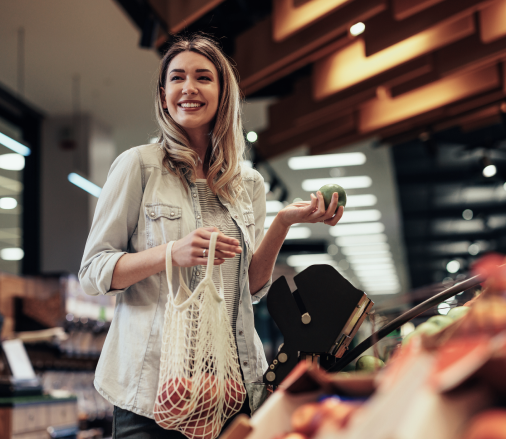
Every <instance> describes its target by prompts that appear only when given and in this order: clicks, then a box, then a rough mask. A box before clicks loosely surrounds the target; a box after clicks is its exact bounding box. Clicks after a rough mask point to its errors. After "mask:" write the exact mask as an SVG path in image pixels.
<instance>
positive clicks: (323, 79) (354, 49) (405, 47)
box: [313, 16, 475, 100]
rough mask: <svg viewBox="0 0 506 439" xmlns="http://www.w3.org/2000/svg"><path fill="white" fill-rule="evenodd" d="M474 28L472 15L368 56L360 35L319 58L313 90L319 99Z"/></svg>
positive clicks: (455, 38)
mask: <svg viewBox="0 0 506 439" xmlns="http://www.w3.org/2000/svg"><path fill="white" fill-rule="evenodd" d="M474 31H475V28H474V22H473V19H472V17H471V16H466V17H462V18H457V19H456V20H454V21H450V22H445V23H442V24H439V25H436V26H434V27H432V28H430V29H427V30H425V31H423V32H420V33H419V34H417V35H414V36H412V37H410V38H407V39H406V40H404V41H401V42H400V43H397V44H394V45H393V46H391V47H388V48H387V49H384V50H382V51H381V52H378V53H375V54H374V55H371V56H369V57H366V54H365V43H364V40H363V39H361V38H359V39H357V40H356V41H355V42H353V43H351V44H350V45H348V46H346V47H344V48H342V49H340V50H339V51H337V52H336V53H334V54H332V55H330V56H328V57H326V58H324V59H321V60H320V61H318V62H317V63H316V64H315V67H314V71H313V94H314V97H315V99H317V100H320V99H323V98H325V97H327V96H330V95H331V94H333V93H337V92H339V91H341V90H344V89H346V88H348V87H350V86H352V85H355V84H358V83H360V82H362V81H365V80H366V79H369V78H371V77H373V76H375V75H378V74H380V73H382V72H384V71H386V70H389V69H391V68H393V67H395V66H397V65H399V64H402V63H405V62H406V61H409V60H411V59H413V58H416V57H418V56H421V55H423V54H426V53H428V52H431V51H433V50H435V49H438V48H440V47H443V46H445V45H447V44H450V43H452V42H454V41H457V40H459V39H461V38H464V37H466V36H468V35H470V34H472V33H473V32H474Z"/></svg>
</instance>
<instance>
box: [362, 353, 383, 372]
mask: <svg viewBox="0 0 506 439" xmlns="http://www.w3.org/2000/svg"><path fill="white" fill-rule="evenodd" d="M384 365H385V363H383V361H382V360H380V359H379V358H376V357H373V356H372V355H364V356H362V357H360V358H359V359H358V360H357V364H356V365H355V370H357V371H362V372H375V371H376V370H377V369H381V368H382V367H383V366H384Z"/></svg>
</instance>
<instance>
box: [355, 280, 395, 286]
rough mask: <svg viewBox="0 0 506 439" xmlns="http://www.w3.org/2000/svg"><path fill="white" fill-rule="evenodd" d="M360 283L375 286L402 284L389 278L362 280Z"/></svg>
mask: <svg viewBox="0 0 506 439" xmlns="http://www.w3.org/2000/svg"><path fill="white" fill-rule="evenodd" d="M360 283H361V284H362V285H364V287H374V286H383V287H390V288H399V287H400V286H401V285H400V284H399V282H398V281H395V280H387V281H384V282H383V281H377V280H374V281H372V280H371V281H369V280H367V281H366V280H362V281H360Z"/></svg>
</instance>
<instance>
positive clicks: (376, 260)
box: [348, 255, 394, 265]
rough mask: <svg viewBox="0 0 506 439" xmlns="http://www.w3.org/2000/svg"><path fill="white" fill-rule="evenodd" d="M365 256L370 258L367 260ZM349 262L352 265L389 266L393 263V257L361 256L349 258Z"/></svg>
mask: <svg viewBox="0 0 506 439" xmlns="http://www.w3.org/2000/svg"><path fill="white" fill-rule="evenodd" d="M364 256H368V257H367V258H366V257H364ZM348 261H349V262H350V264H352V265H353V264H362V265H367V264H388V263H393V262H394V261H393V259H392V258H391V257H379V256H375V255H361V256H348Z"/></svg>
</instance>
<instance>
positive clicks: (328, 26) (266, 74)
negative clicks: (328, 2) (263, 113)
mask: <svg viewBox="0 0 506 439" xmlns="http://www.w3.org/2000/svg"><path fill="white" fill-rule="evenodd" d="M385 9H386V0H360V1H352V2H351V3H349V4H348V3H347V4H346V5H344V6H343V7H342V8H340V9H338V10H337V11H334V12H332V13H331V14H329V15H327V16H326V17H324V18H323V19H321V20H319V21H318V22H317V23H314V24H312V25H310V26H309V27H307V28H305V29H303V30H301V31H300V32H297V33H296V34H294V35H292V36H291V37H289V38H286V39H285V40H284V41H282V42H280V43H277V42H275V41H274V40H273V38H272V26H273V22H272V17H268V18H267V19H265V20H263V21H261V22H259V23H257V24H256V25H255V26H253V27H252V28H251V29H248V30H247V31H245V32H243V33H242V34H240V35H239V36H238V37H237V39H236V41H235V44H236V52H235V55H234V59H235V61H236V63H237V68H238V70H239V73H240V77H241V88H242V89H243V91H244V93H245V94H246V95H248V94H251V93H253V92H254V91H257V90H259V89H260V88H261V87H264V86H265V85H267V84H269V83H272V82H273V81H274V79H272V78H274V77H275V74H276V72H278V71H280V70H283V69H285V70H284V71H285V74H286V73H290V69H289V68H288V69H287V67H289V66H294V67H292V68H300V67H301V66H303V65H306V64H308V63H310V62H314V60H315V59H314V53H315V52H316V51H319V50H320V49H322V48H323V47H324V46H326V45H328V44H331V43H335V42H336V40H339V39H342V38H344V39H345V40H344V41H347V38H348V36H347V33H348V26H349V25H350V23H353V22H355V21H364V20H366V19H368V18H370V17H372V16H373V15H375V14H378V13H380V12H381V11H383V10H385ZM322 56H324V55H323V54H322ZM259 84H261V85H259Z"/></svg>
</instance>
